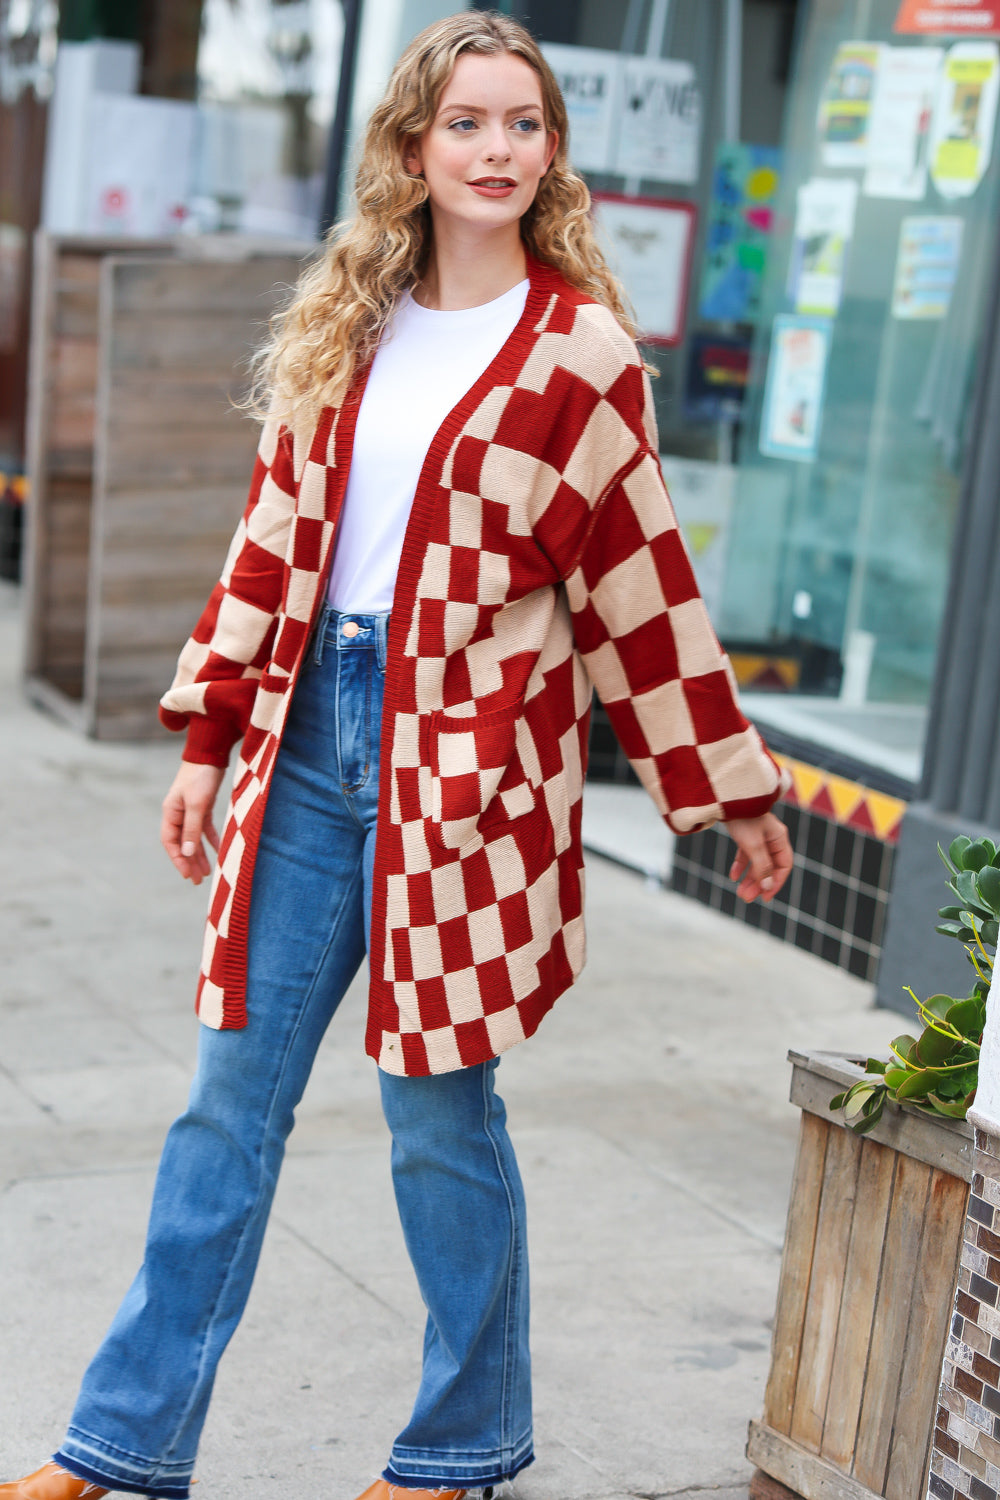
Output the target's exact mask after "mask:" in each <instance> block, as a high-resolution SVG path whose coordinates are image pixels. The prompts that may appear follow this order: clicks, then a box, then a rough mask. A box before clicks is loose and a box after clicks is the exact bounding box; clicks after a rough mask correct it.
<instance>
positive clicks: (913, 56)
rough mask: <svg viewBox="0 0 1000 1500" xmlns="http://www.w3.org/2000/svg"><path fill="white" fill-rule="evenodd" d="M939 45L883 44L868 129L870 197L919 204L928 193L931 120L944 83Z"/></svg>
mask: <svg viewBox="0 0 1000 1500" xmlns="http://www.w3.org/2000/svg"><path fill="white" fill-rule="evenodd" d="M943 60H944V49H943V48H941V47H885V48H884V49H883V51H882V62H881V66H880V67H879V73H878V85H877V87H876V89H875V98H874V101H873V103H872V111H871V119H870V122H869V128H868V169H867V171H866V172H865V182H864V191H865V193H866V195H867V196H868V197H869V198H903V199H911V200H913V201H914V202H917V203H919V201H920V200H921V198H923V196H924V194H925V193H926V191H927V165H928V158H929V155H930V139H931V123H932V121H933V119H934V106H935V103H936V102H937V97H938V93H939V92H940V85H941V64H942V62H943Z"/></svg>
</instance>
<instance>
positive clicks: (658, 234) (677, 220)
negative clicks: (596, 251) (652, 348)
mask: <svg viewBox="0 0 1000 1500" xmlns="http://www.w3.org/2000/svg"><path fill="white" fill-rule="evenodd" d="M696 214H697V211H696V209H695V206H694V204H693V203H684V202H675V201H671V200H668V199H663V198H624V197H620V196H618V195H617V194H614V193H595V194H594V217H595V219H596V222H597V231H598V235H599V236H600V238H601V239H602V241H603V243H604V248H605V253H606V254H607V256H608V260H609V262H610V264H611V266H612V268H613V269H614V271H615V274H616V275H617V276H618V277H620V279H621V282H622V285H623V286H624V288H625V293H626V295H627V297H628V299H629V301H630V302H631V304H632V307H633V308H634V310H635V315H636V320H637V322H638V324H639V327H640V329H641V330H642V338H643V339H644V340H645V342H646V343H649V344H661V345H664V346H666V347H672V346H673V345H675V344H679V343H680V342H681V339H682V338H683V336H684V320H685V317H686V315H687V300H688V287H689V283H690V277H691V251H692V248H693V245H694V230H695V222H696Z"/></svg>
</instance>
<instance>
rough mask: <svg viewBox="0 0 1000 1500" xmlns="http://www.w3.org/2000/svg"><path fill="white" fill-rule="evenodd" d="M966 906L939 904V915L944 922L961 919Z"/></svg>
mask: <svg viewBox="0 0 1000 1500" xmlns="http://www.w3.org/2000/svg"><path fill="white" fill-rule="evenodd" d="M963 911H964V907H961V906H939V907H938V916H939V917H940V918H941V920H942V921H944V922H956V921H961V919H962V912H963Z"/></svg>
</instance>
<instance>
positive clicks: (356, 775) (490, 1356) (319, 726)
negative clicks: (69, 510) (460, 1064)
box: [55, 609, 532, 1500]
mask: <svg viewBox="0 0 1000 1500" xmlns="http://www.w3.org/2000/svg"><path fill="white" fill-rule="evenodd" d="M355 626H356V627H358V628H357V630H356V632H355V631H354V627H355ZM386 630H387V619H386V617H385V616H377V615H351V616H347V615H338V614H337V613H336V612H334V611H332V610H329V609H327V610H326V611H325V612H324V616H323V618H322V620H321V622H320V627H319V629H318V631H317V634H316V639H315V645H314V647H313V648H312V651H311V654H310V658H309V662H308V664H307V666H306V667H305V668H304V670H303V673H302V676H301V679H300V681H299V684H298V687H297V689H296V692H295V698H294V700H293V702H292V705H291V709H290V714H289V722H288V726H287V729H286V732H285V736H284V740H283V742H282V746H281V751H280V753H279V756H278V761H277V764H276V767H275V772H274V780H273V784H272V787H271V793H270V797H269V800H268V804H267V811H266V814H265V819H264V825H263V830H262V834H261V841H260V851H259V854H258V859H257V866H256V870H255V873H254V885H253V902H252V906H251V913H250V932H249V957H248V994H247V998H248V1009H249V1024H248V1025H247V1027H246V1028H245V1029H244V1030H239V1031H213V1030H210V1029H209V1028H208V1027H202V1028H201V1036H200V1041H199V1052H198V1067H197V1072H196V1075H195V1079H194V1083H193V1085H192V1089H191V1096H190V1100H189V1103H188V1108H187V1110H186V1112H185V1113H184V1114H183V1115H182V1116H181V1117H180V1119H179V1120H177V1121H176V1122H175V1123H174V1124H173V1126H171V1129H170V1132H169V1134H168V1136H167V1140H166V1144H165V1146H164V1150H163V1157H162V1159H161V1162H160V1169H159V1173H158V1176H157V1180H156V1188H155V1192H154V1196H153V1206H152V1212H151V1216H150V1222H149V1231H148V1238H147V1242H146V1254H145V1260H144V1262H143V1265H142V1268H141V1269H140V1271H139V1274H138V1276H137V1277H136V1279H135V1281H134V1282H133V1284H132V1287H131V1288H130V1290H129V1291H128V1293H127V1294H126V1296H125V1300H124V1301H123V1303H122V1305H121V1307H120V1308H119V1311H118V1313H117V1315H116V1317H115V1319H114V1321H113V1323H112V1325H111V1328H110V1330H109V1332H108V1334H107V1337H106V1338H105V1340H104V1343H103V1344H102V1345H101V1347H100V1349H99V1350H98V1352H97V1354H96V1356H95V1358H94V1360H93V1361H92V1363H91V1365H90V1367H89V1369H88V1370H87V1373H86V1375H85V1377H84V1381H83V1386H82V1388H81V1391H80V1395H79V1398H78V1400H77V1404H76V1408H75V1410H74V1412H73V1416H72V1420H71V1423H70V1427H69V1430H68V1432H67V1435H66V1439H65V1441H64V1443H63V1446H62V1448H61V1449H60V1450H59V1452H58V1453H57V1454H56V1455H55V1457H56V1460H57V1462H59V1463H61V1464H63V1465H65V1467H66V1468H68V1469H70V1470H71V1471H72V1472H73V1473H74V1474H77V1475H79V1476H80V1477H81V1478H84V1479H90V1480H93V1481H94V1482H95V1483H97V1484H100V1485H103V1486H104V1487H106V1488H109V1489H116V1490H132V1491H137V1492H139V1493H141V1494H148V1495H154V1496H164V1497H177V1500H181V1497H185V1496H187V1494H188V1484H189V1481H190V1479H191V1473H192V1470H193V1468H194V1462H195V1454H196V1451H197V1447H198V1441H199V1437H200V1435H201V1429H202V1425H203V1423H204V1420H205V1414H206V1411H207V1409H208V1403H209V1398H210V1396H211V1393H212V1385H213V1382H214V1379H215V1371H216V1367H217V1365H218V1361H219V1358H220V1356H221V1354H222V1352H223V1350H224V1349H225V1347H226V1344H227V1343H228V1342H229V1339H230V1338H231V1336H232V1334H233V1332H234V1330H235V1328H236V1325H237V1323H238V1322H239V1319H240V1316H241V1314H242V1312H243V1309H244V1306H245V1305H246V1300H247V1296H248V1294H249V1291H250V1284H251V1282H252V1280H253V1276H254V1271H255V1270H256V1267H257V1259H258V1256H259V1253H260V1247H261V1242H262V1240H263V1237H264V1228H265V1225H266V1223H267V1216H268V1213H269V1210H270V1207H271V1200H272V1197H273V1195H274V1189H275V1185H276V1183H277V1179H278V1172H279V1169H280V1167H281V1162H282V1158H283V1156H284V1151H285V1141H286V1138H287V1136H288V1134H289V1132H290V1130H291V1128H292V1124H293V1122H294V1111H295V1107H296V1105H297V1104H298V1102H299V1100H300V1098H301V1097H302V1092H303V1090H304V1088H305V1086H306V1081H307V1080H308V1077H309V1073H310V1070H311V1068H312V1064H313V1059H314V1058H315V1056H316V1051H317V1048H318V1047H319V1044H320V1042H321V1041H322V1039H323V1034H324V1032H325V1031H326V1028H327V1025H328V1024H329V1022H330V1018H331V1017H332V1015H333V1013H334V1011H335V1010H336V1009H337V1006H338V1005H339V1004H340V1001H341V999H342V997H343V995H344V993H345V991H346V989H347V987H348V985H349V984H350V982H351V980H352V978H353V977H354V974H355V973H356V971H357V969H358V967H359V965H360V963H361V961H362V959H363V958H364V956H365V949H366V942H367V937H368V924H369V922H370V912H371V883H372V867H373V863H374V853H375V826H376V820H377V814H378V752H379V729H380V723H381V710H382V688H383V683H384V672H385V656H386ZM348 632H351V633H348ZM496 1067H497V1060H496V1059H495V1058H494V1059H493V1060H492V1061H490V1062H487V1063H484V1064H483V1065H481V1066H479V1067H474V1068H465V1069H462V1070H460V1071H458V1072H454V1073H446V1074H442V1075H439V1076H437V1077H433V1078H396V1077H391V1076H390V1075H389V1074H387V1073H382V1072H380V1073H379V1081H380V1084H381V1091H382V1106H383V1110H384V1113H385V1117H386V1120H387V1122H388V1125H389V1129H390V1131H391V1133H392V1174H393V1182H394V1186H395V1191H396V1201H397V1204H398V1206H399V1214H400V1218H401V1220H402V1225H403V1231H404V1234H405V1237H406V1244H407V1248H408V1250H409V1253H410V1257H411V1259H412V1261H413V1266H414V1269H415V1271H416V1274H417V1279H418V1282H419V1285H420V1289H421V1293H422V1295H423V1298H424V1302H425V1303H426V1306H427V1330H426V1335H425V1339H424V1351H423V1372H422V1378H421V1382H420V1388H419V1391H418V1394H417V1399H416V1404H415V1406H414V1409H413V1414H412V1416H411V1418H410V1421H409V1424H408V1425H407V1427H406V1428H405V1429H404V1431H403V1432H402V1433H401V1434H400V1436H399V1437H398V1438H397V1440H396V1442H395V1443H394V1444H393V1448H392V1452H391V1454H390V1458H389V1463H388V1466H387V1468H386V1469H385V1477H386V1478H387V1479H389V1480H391V1481H393V1482H395V1483H396V1484H400V1485H403V1486H409V1487H411V1488H415V1489H431V1488H436V1487H439V1486H446V1487H460V1486H461V1487H466V1488H468V1487H479V1486H485V1485H489V1484H491V1483H493V1482H498V1481H500V1480H502V1479H505V1478H511V1477H513V1475H514V1474H516V1473H517V1472H518V1471H519V1470H520V1469H522V1468H524V1467H525V1465H526V1464H528V1463H530V1462H531V1459H532V1452H531V1391H530V1370H529V1358H528V1265H527V1248H526V1239H525V1213H524V1196H523V1193H522V1189H521V1181H520V1177H519V1174H518V1170H517V1162H516V1161H515V1158H514V1151H513V1148H512V1146H511V1143H510V1139H509V1137H508V1135H507V1130H506V1117H505V1112H504V1106H503V1103H502V1101H501V1100H500V1099H499V1097H498V1096H497V1094H496V1093H495V1091H494V1075H495V1072H496Z"/></svg>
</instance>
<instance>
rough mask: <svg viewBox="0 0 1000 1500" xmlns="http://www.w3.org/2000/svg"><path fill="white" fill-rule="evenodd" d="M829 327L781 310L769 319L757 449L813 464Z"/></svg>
mask: <svg viewBox="0 0 1000 1500" xmlns="http://www.w3.org/2000/svg"><path fill="white" fill-rule="evenodd" d="M829 351H830V326H829V324H827V323H820V322H818V321H817V320H816V319H810V318H798V317H795V316H793V315H791V314H786V313H783V314H781V315H780V316H779V317H777V318H775V320H774V328H773V332H772V335H771V355H770V358H769V360H768V364H767V379H766V381H765V383H764V411H763V414H762V416H761V423H760V451H761V453H766V454H768V455H769V456H770V457H772V458H793V459H796V460H798V461H799V462H801V463H812V461H813V459H814V458H815V457H816V448H817V445H818V443H819V432H820V424H821V420H822V415H823V393H824V387H825V385H826V361H827V356H828V354H829Z"/></svg>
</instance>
